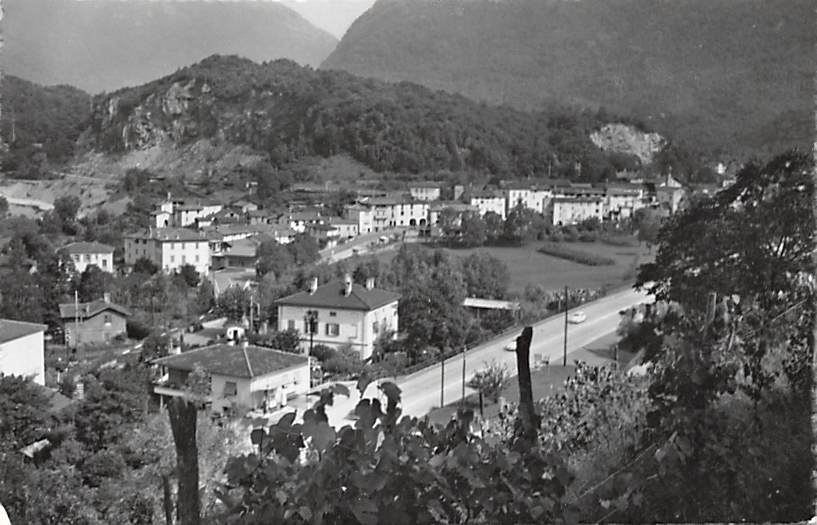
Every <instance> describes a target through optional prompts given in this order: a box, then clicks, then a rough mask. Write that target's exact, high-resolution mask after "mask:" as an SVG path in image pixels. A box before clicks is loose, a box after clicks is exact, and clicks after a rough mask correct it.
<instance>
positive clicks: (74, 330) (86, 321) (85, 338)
mask: <svg viewBox="0 0 817 525" xmlns="http://www.w3.org/2000/svg"><path fill="white" fill-rule="evenodd" d="M59 308H60V320H61V321H62V324H63V328H64V331H65V344H66V345H68V346H69V347H73V348H76V347H77V346H79V345H83V344H88V343H108V342H110V341H111V340H112V339H113V338H114V337H116V336H118V335H121V334H124V333H126V331H127V328H126V323H127V319H128V317H130V315H131V312H130V310H128V309H127V308H125V307H124V306H120V305H118V304H115V303H112V302H111V299H110V297H109V296H108V294H105V295H104V297H103V298H102V299H101V300H98V301H91V302H87V303H65V304H61V305H59Z"/></svg>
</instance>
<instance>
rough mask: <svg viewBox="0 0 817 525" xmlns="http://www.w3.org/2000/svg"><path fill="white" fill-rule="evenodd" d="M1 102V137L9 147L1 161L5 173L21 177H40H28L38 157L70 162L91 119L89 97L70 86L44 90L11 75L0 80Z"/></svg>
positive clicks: (52, 160)
mask: <svg viewBox="0 0 817 525" xmlns="http://www.w3.org/2000/svg"><path fill="white" fill-rule="evenodd" d="M0 102H2V109H3V112H2V117H0V136H1V137H2V141H3V142H4V143H5V145H6V146H7V147H8V151H3V152H2V155H0V161H2V165H3V169H4V170H5V171H7V172H19V173H17V175H18V176H19V175H29V176H32V177H34V178H37V177H38V176H39V175H38V174H36V173H29V172H31V171H32V170H33V169H34V168H36V163H35V162H34V161H35V159H34V157H37V156H40V157H43V155H44V157H43V158H41V159H40V160H41V161H46V160H47V161H50V162H56V163H61V162H64V161H66V160H67V159H69V158H70V157H71V156H72V155H73V153H74V147H75V143H76V141H77V139H78V138H79V136H80V133H81V132H82V131H83V129H85V128H86V127H87V125H88V123H89V117H90V115H91V104H90V102H91V96H90V95H89V94H88V93H85V92H83V91H80V90H79V89H76V88H73V87H70V86H52V87H43V86H39V85H37V84H33V83H31V82H28V81H26V80H23V79H21V78H17V77H14V76H12V75H3V76H2V77H1V78H0ZM23 172H26V173H23Z"/></svg>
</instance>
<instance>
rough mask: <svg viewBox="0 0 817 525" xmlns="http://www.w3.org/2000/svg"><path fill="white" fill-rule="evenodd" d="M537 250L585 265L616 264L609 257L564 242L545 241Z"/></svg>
mask: <svg viewBox="0 0 817 525" xmlns="http://www.w3.org/2000/svg"><path fill="white" fill-rule="evenodd" d="M539 251H540V252H542V253H544V254H546V255H550V256H553V257H558V258H560V259H566V260H568V261H573V262H576V263H579V264H584V265H587V266H611V265H614V264H616V261H614V260H613V259H610V258H609V257H604V256H602V255H598V254H595V253H590V252H586V251H583V250H578V249H575V248H569V247H567V246H565V245H564V244H557V243H553V242H547V243H545V244H544V245H543V246H542V247H541V248H539Z"/></svg>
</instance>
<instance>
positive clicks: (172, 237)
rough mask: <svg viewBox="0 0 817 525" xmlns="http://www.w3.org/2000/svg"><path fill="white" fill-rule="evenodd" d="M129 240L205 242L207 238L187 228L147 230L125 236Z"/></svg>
mask: <svg viewBox="0 0 817 525" xmlns="http://www.w3.org/2000/svg"><path fill="white" fill-rule="evenodd" d="M125 237H127V238H131V239H134V238H135V239H154V240H157V241H187V242H191V241H206V240H207V237H206V236H205V235H204V234H203V233H201V232H198V231H195V230H189V229H187V228H148V229H147V230H142V231H139V232H134V233H129V234H127V235H125Z"/></svg>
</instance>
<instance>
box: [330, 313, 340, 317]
mask: <svg viewBox="0 0 817 525" xmlns="http://www.w3.org/2000/svg"><path fill="white" fill-rule="evenodd" d="M337 316H338V313H337V312H329V317H337Z"/></svg>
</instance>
